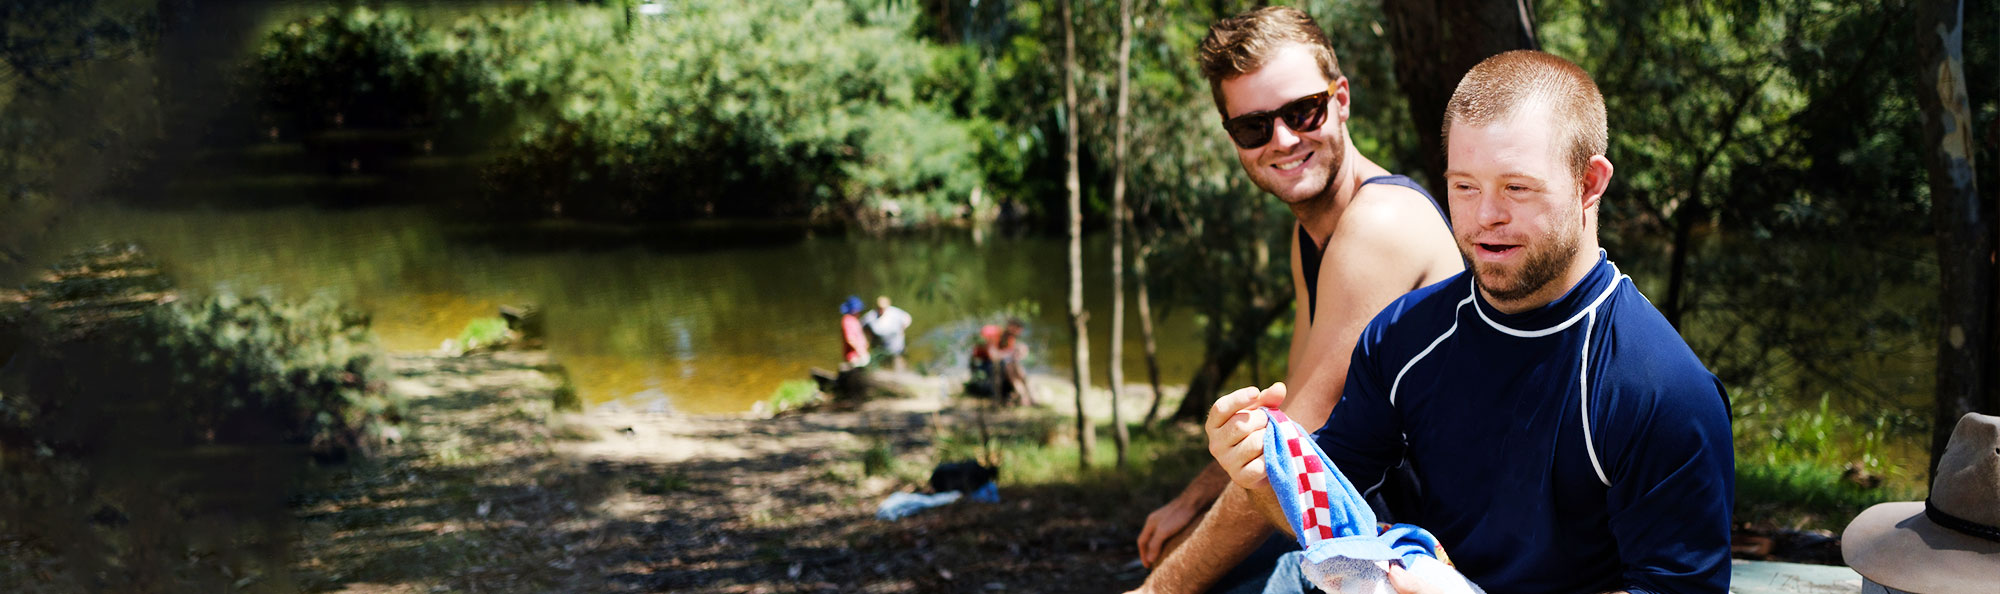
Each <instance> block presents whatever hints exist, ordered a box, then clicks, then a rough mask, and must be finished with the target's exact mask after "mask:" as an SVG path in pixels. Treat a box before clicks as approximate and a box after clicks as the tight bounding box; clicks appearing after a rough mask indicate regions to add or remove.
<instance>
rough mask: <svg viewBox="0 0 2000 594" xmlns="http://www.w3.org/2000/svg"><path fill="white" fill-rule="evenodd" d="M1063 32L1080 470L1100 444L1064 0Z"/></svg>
mask: <svg viewBox="0 0 2000 594" xmlns="http://www.w3.org/2000/svg"><path fill="white" fill-rule="evenodd" d="M1062 32H1063V68H1062V77H1063V117H1064V118H1065V121H1064V122H1063V158H1064V160H1065V161H1067V162H1068V174H1067V175H1065V176H1064V178H1063V185H1064V187H1065V188H1066V189H1067V190H1069V325H1070V353H1071V359H1070V375H1071V377H1072V378H1074V379H1075V380H1076V381H1075V383H1076V446H1077V453H1078V454H1079V457H1078V458H1077V464H1078V465H1079V466H1084V467H1088V466H1090V451H1091V449H1093V446H1095V445H1096V442H1097V432H1096V431H1094V430H1092V429H1091V426H1090V412H1089V410H1088V409H1086V408H1084V400H1085V396H1087V395H1088V394H1089V393H1090V335H1089V334H1087V333H1086V332H1085V331H1086V329H1087V324H1088V322H1089V321H1090V312H1087V311H1084V310H1083V183H1082V181H1081V180H1080V179H1079V176H1080V173H1079V172H1078V163H1077V146H1076V145H1077V134H1078V126H1079V125H1080V124H1081V123H1082V122H1080V121H1079V120H1080V119H1081V118H1078V117H1077V115H1078V114H1077V112H1076V76H1077V73H1076V19H1075V16H1074V15H1073V14H1072V13H1071V11H1070V0H1062Z"/></svg>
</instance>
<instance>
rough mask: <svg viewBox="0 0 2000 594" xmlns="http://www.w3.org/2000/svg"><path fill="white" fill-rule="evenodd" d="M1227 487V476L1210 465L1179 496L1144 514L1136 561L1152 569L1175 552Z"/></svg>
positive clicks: (1220, 468) (1227, 474)
mask: <svg viewBox="0 0 2000 594" xmlns="http://www.w3.org/2000/svg"><path fill="white" fill-rule="evenodd" d="M1228 485H1229V473H1226V472H1223V471H1222V467H1220V466H1216V465H1215V464H1214V463H1212V462H1211V463H1209V465H1207V466H1204V467H1202V469H1201V474H1197V475H1195V477H1194V480H1193V481H1190V482H1188V486H1187V488H1185V489H1181V493H1180V495H1178V496H1176V497H1174V498H1173V499H1172V500H1170V501H1168V502H1167V503H1166V505H1162V506H1160V508H1159V509H1156V510H1153V513H1151V514H1147V515H1146V526H1145V527H1144V528H1142V529H1140V531H1139V561H1140V562H1142V563H1144V564H1145V565H1146V566H1147V567H1155V566H1157V565H1159V563H1160V561H1161V560H1162V559H1164V558H1165V557H1167V556H1169V555H1171V554H1173V552H1174V551H1175V550H1178V548H1179V546H1180V545H1181V544H1183V542H1185V541H1186V540H1187V538H1188V537H1190V536H1191V535H1192V534H1193V531H1192V530H1190V527H1191V526H1193V524H1194V522H1195V521H1196V519H1197V518H1199V517H1201V516H1202V514H1203V512H1206V511H1208V510H1209V508H1210V507H1211V506H1213V505H1215V500H1216V498H1217V497H1219V496H1221V495H1222V488H1223V487H1226V486H1228Z"/></svg>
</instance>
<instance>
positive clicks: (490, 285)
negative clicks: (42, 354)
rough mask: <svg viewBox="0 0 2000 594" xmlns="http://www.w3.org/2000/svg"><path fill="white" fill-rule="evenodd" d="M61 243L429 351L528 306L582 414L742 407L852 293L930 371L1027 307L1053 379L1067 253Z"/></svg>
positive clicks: (340, 218) (425, 216)
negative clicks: (123, 254)
mask: <svg viewBox="0 0 2000 594" xmlns="http://www.w3.org/2000/svg"><path fill="white" fill-rule="evenodd" d="M58 237H59V238H60V239H61V242H62V243H64V244H70V245H77V244H82V243H86V242H90V241H97V240H107V239H131V240H137V241H139V242H141V244H142V245H144V246H146V247H147V249H149V250H151V251H153V252H154V253H155V254H156V255H157V256H158V257H159V258H160V259H162V260H163V261H164V262H165V264H166V265H167V268H168V271H169V274H171V275H173V276H174V278H176V279H177V280H178V281H179V282H180V283H181V285H182V286H183V287H185V288H186V289H187V290H189V291H191V292H203V291H219V290H228V291H233V292H237V293H245V294H268V295H275V296H282V297H290V298H298V297H303V296H308V295H315V294H320V295H328V296H331V297H334V298H338V299H342V300H345V301H348V302H351V303H354V304H356V305H358V306H360V307H363V308H366V309H367V310H369V311H370V312H371V313H372V314H373V317H374V327H375V330H376V333H377V334H378V336H379V337H380V338H381V340H382V342H383V344H384V345H385V346H387V347H388V348H390V349H395V350H430V349H436V348H438V347H439V344H440V343H441V342H442V341H444V340H445V339H447V338H453V337H456V336H457V335H458V334H459V332H460V331H461V330H462V329H463V328H464V327H465V325H466V324H467V323H468V322H470V321H471V320H473V319H476V318H480V317H487V316H492V315H494V313H495V311H496V310H497V309H498V307H499V306H500V305H503V304H509V303H524V302H527V303H539V304H542V305H543V307H544V309H545V312H546V315H547V318H548V325H549V335H548V341H547V344H548V347H549V349H550V351H551V352H552V353H553V354H554V355H555V356H556V357H557V359H558V360H560V361H561V362H562V363H563V364H564V365H566V366H567V367H568V369H569V371H570V375H571V379H572V380H573V381H574V382H575V383H576V386H577V389H578V392H579V395H580V396H582V397H583V398H584V400H585V401H586V402H591V403H604V402H609V401H613V400H625V401H628V402H631V403H633V404H635V405H637V406H641V407H655V408H657V407H671V408H673V409H675V410H679V411H684V412H694V413H716V412H735V411H742V410H747V409H748V408H749V406H750V405H751V403H752V402H754V401H756V400H758V399H761V398H764V397H766V396H768V395H770V393H771V392H772V391H773V390H774V389H776V388H777V387H778V385H779V384H781V383H782V382H784V381H785V380H793V379H804V378H806V377H807V371H808V370H809V369H810V368H811V367H814V366H819V367H831V366H833V365H834V364H835V362H836V361H837V357H838V355H839V353H840V346H839V342H838V334H837V332H838V314H837V307H836V306H837V304H838V302H839V301H840V300H841V299H843V298H845V297H846V296H847V295H849V294H855V295H861V296H863V297H864V298H865V299H868V300H870V301H872V300H873V297H874V296H876V295H888V296H890V297H892V298H893V299H895V302H896V305H897V306H898V307H902V308H903V309H905V310H908V311H909V312H910V314H911V315H912V316H913V317H914V318H915V319H916V325H915V326H914V327H912V329H911V331H910V346H909V358H910V362H911V364H912V365H913V366H914V367H916V368H917V369H925V370H934V371H936V370H947V369H957V368H959V367H960V366H961V365H962V363H963V361H964V359H963V357H964V352H963V351H964V350H965V349H967V348H969V345H970V344H971V341H972V336H974V335H975V333H976V330H977V328H978V325H979V324H980V323H984V322H992V321H996V319H995V316H997V315H1000V312H1002V311H1003V310H1008V309H1019V307H1018V306H1017V304H1019V303H1029V304H1033V306H1034V307H1032V308H1031V309H1038V310H1039V311H1038V312H1037V313H1036V314H1035V315H1032V316H1030V319H1029V320H1028V321H1029V322H1030V326H1031V327H1030V335H1029V337H1028V338H1029V340H1030V344H1031V346H1033V347H1036V348H1034V352H1035V353H1036V359H1035V360H1034V361H1033V366H1034V367H1036V368H1037V369H1038V370H1040V371H1044V372H1049V373H1055V374H1058V375H1067V373H1068V365H1067V360H1068V358H1067V353H1066V346H1065V344H1066V342H1067V341H1066V340H1065V339H1064V337H1065V336H1066V334H1067V331H1066V328H1067V320H1066V315H1065V312H1066V309H1065V306H1064V303H1065V301H1064V296H1065V295H1066V293H1065V291H1066V290H1067V288H1066V286H1065V284H1064V283H1065V282H1066V275H1065V271H1064V268H1063V262H1064V261H1065V259H1064V258H1065V255H1064V254H1065V251H1064V247H1063V243H1062V242H1061V241H1060V240H1054V239H1042V238H1011V237H991V236H989V237H985V238H983V239H984V240H983V241H974V240H973V238H971V237H969V236H968V235H967V234H965V233H939V234H925V235H921V236H906V237H893V238H869V237H855V236H846V235H841V234H837V233H831V234H830V233H825V232H814V231H813V230H811V229H808V228H805V227H802V226H799V225H795V224H782V223H760V224H752V225H718V224H702V225H694V226H686V227H674V228H652V229H635V228H628V227H618V226H606V225H586V224H577V223H568V222H554V223H541V224H527V225H512V226H491V225H475V224H467V223H462V222H452V221H450V220H449V219H446V218H440V217H434V216H432V215H431V214H429V213H427V212H426V211H424V210H420V209H414V208H377V209H361V210H345V211H327V210H321V209H312V208H277V209H262V210H255V211H136V210H125V209H100V210H94V211H88V212H82V213H78V215H77V216H75V217H72V218H71V219H70V220H69V221H68V222H67V226H66V228H64V229H60V230H58ZM1094 243H1095V244H1096V245H1095V246H1094V247H1092V248H1090V249H1089V252H1090V253H1091V254H1092V255H1093V257H1090V258H1087V260H1090V261H1089V262H1087V263H1086V266H1087V267H1088V271H1089V272H1088V273H1087V274H1086V279H1085V283H1086V294H1087V295H1090V296H1091V299H1092V301H1091V303H1090V305H1089V307H1090V308H1091V309H1092V311H1095V312H1099V313H1098V314H1097V322H1096V323H1094V324H1092V326H1093V328H1092V330H1093V333H1094V336H1093V337H1092V338H1091V341H1092V344H1093V345H1094V346H1095V348H1096V349H1098V350H1099V351H1100V352H1099V353H1097V356H1096V357H1093V360H1094V361H1095V362H1096V365H1097V366H1098V369H1095V370H1093V376H1095V377H1096V378H1098V381H1099V382H1100V383H1101V382H1102V378H1103V377H1104V376H1103V374H1104V371H1103V355H1102V352H1101V351H1102V349H1103V348H1105V347H1104V345H1106V344H1108V342H1107V341H1108V340H1109V337H1108V333H1107V326H1108V322H1107V321H1106V320H1108V317H1107V315H1108V312H1109V309H1110V307H1109V300H1108V299H1107V298H1106V296H1105V292H1106V291H1108V290H1109V284H1110V282H1109V278H1108V274H1107V273H1106V272H1105V271H1104V268H1105V266H1104V264H1105V262H1103V257H1104V256H1103V255H1102V254H1103V252H1104V251H1105V249H1104V246H1103V239H1102V238H1098V239H1097V240H1096V241H1095V242H1094ZM1127 311H1128V312H1129V311H1131V307H1130V306H1129V304H1128V308H1127ZM1127 327H1128V334H1129V337H1128V340H1129V341H1130V342H1129V343H1128V344H1129V345H1130V346H1128V347H1127V349H1126V351H1127V356H1126V370H1127V377H1128V378H1143V377H1144V360H1143V355H1142V353H1140V348H1139V343H1138V330H1137V324H1136V323H1128V324H1127ZM1159 332H1160V347H1161V351H1162V352H1161V364H1162V369H1163V373H1162V375H1163V379H1165V380H1166V381H1182V380H1184V379H1185V376H1186V374H1188V373H1190V372H1191V370H1192V369H1193V368H1194V366H1195V365H1196V362H1197V360H1198V357H1199V356H1200V342H1199V339H1198V337H1197V335H1196V333H1195V327H1194V324H1193V321H1192V316H1191V315H1188V314H1187V313H1186V312H1178V313H1174V314H1172V315H1169V316H1168V317H1167V318H1166V319H1164V320H1162V326H1161V327H1160V330H1159Z"/></svg>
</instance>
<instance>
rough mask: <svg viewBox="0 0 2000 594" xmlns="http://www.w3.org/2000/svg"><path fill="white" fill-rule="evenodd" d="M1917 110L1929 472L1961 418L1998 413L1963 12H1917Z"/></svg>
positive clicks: (1989, 233) (1988, 231)
mask: <svg viewBox="0 0 2000 594" xmlns="http://www.w3.org/2000/svg"><path fill="white" fill-rule="evenodd" d="M1918 10H1920V11H1922V12H1921V13H1920V14H1919V15H1918V18H1917V30H1916V35H1917V40H1916V41H1917V61H1918V63H1917V64H1916V69H1915V70H1916V72H1917V76H1918V79H1917V80H1918V84H1917V85H1916V91H1917V93H1916V94H1917V103H1918V105H1919V106H1921V107H1922V109H1923V112H1924V141H1925V144H1926V147H1925V150H1924V151H1923V157H1924V163H1925V166H1926V167H1925V168H1926V169H1927V170H1928V171H1929V173H1930V187H1931V217H1932V220H1933V221H1934V222H1935V224H1936V225H1937V241H1938V268H1939V273H1940V274H1939V280H1940V281H1941V284H1942V285H1943V286H1942V290H1940V291H1939V295H1938V298H1939V304H1940V306H1941V309H1940V313H1941V314H1942V316H1941V317H1942V319H1941V320H1940V324H1939V325H1938V326H1939V327H1938V330H1939V332H1938V354H1937V366H1938V368H1937V417H1936V423H1935V424H1934V427H1933V431H1932V438H1931V470H1932V472H1936V470H1937V459H1938V456H1939V455H1941V454H1943V452H1944V447H1945V444H1946V442H1947V441H1948V440H1949V439H1950V438H1951V430H1952V427H1953V426H1955V425H1956V424H1957V423H1958V418H1959V417H1961V416H1964V415H1965V413H1968V412H1984V413H1996V412H2000V397H1996V394H1995V390H1994V379H1993V375H1992V370H1993V364H1994V352H1993V351H1994V345H1993V336H1994V331H1993V326H1992V324H1993V318H1992V312H1993V306H1994V303H1995V300H1994V294H1993V291H1994V284H1993V283H1994V279H1993V275H1994V271H1995V268H1994V264H1993V257H1994V252H1993V225H1994V218H1995V217H1993V216H1992V214H1990V213H1989V212H1988V211H1987V210H1985V209H1986V207H1987V206H1988V205H1984V204H1981V202H1980V199H1979V187H1978V183H1977V182H1978V180H1977V178H1976V175H1975V173H1974V172H1975V171H1976V169H1975V167H1974V164H1973V151H1974V148H1973V147H1974V146H1975V145H1974V143H1973V136H1972V135H1973V130H1972V128H1973V126H1972V122H1973V119H1972V107H1971V101H1970V100H1969V97H1968V96H1967V93H1966V80H1965V46H1964V31H1965V5H1964V2H1963V0H1934V1H1931V2H1926V3H1923V4H1921V5H1919V6H1918Z"/></svg>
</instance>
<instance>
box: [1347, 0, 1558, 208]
mask: <svg viewBox="0 0 2000 594" xmlns="http://www.w3.org/2000/svg"><path fill="white" fill-rule="evenodd" d="M1534 15H1535V11H1534V6H1533V5H1532V2H1530V1H1529V0H1383V2H1382V16H1383V17H1384V19H1385V20H1387V21H1388V23H1387V24H1388V28H1389V47H1390V51H1391V52H1393V53H1394V55H1395V58H1396V59H1395V63H1396V86H1398V87H1400V88H1401V89H1402V91H1403V96H1404V97H1406V98H1408V99H1409V102H1410V121H1411V123H1412V124H1415V125H1416V126H1417V144H1418V145H1419V148H1421V149H1422V153H1423V160H1422V161H1421V162H1420V163H1419V165H1421V166H1422V167H1423V168H1424V180H1425V182H1426V183H1427V184H1428V187H1430V188H1432V189H1433V190H1434V191H1436V190H1439V189H1441V188H1443V187H1444V146H1443V144H1442V143H1443V138H1442V137H1441V133H1442V132H1443V130H1444V104H1445V103H1446V102H1448V101H1450V100H1451V93H1452V91H1454V90H1456V89H1457V88H1458V79H1460V78H1462V77H1464V76H1465V73H1466V71H1468V70H1471V69H1472V67H1473V65H1476V64H1478V63H1479V61H1480V60H1484V59H1486V58H1487V57H1488V56H1492V55H1494V54H1498V53H1500V52H1504V51H1507V50H1513V49H1535V48H1536V47H1537V43H1536V40H1535V29H1534V24H1535V23H1534ZM1438 195H1439V196H1443V194H1438Z"/></svg>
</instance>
